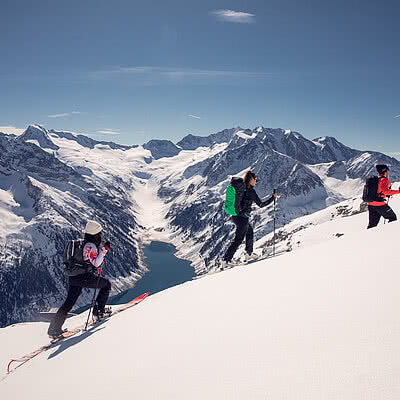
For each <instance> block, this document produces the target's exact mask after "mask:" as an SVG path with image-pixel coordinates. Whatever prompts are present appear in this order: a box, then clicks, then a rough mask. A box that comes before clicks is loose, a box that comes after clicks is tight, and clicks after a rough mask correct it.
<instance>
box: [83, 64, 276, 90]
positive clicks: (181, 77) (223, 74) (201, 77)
mask: <svg viewBox="0 0 400 400" xmlns="http://www.w3.org/2000/svg"><path fill="white" fill-rule="evenodd" d="M271 75H272V74H270V73H265V72H248V71H229V70H212V69H195V68H166V67H151V66H143V67H115V68H112V69H110V70H99V71H94V72H91V73H90V74H89V77H90V78H91V79H96V80H107V79H125V78H128V77H129V79H130V80H131V82H133V83H137V84H138V85H155V84H161V83H163V82H167V83H180V82H184V81H190V82H207V81H211V80H213V81H215V80H216V79H217V80H223V79H233V80H240V79H262V78H265V77H267V76H271Z"/></svg>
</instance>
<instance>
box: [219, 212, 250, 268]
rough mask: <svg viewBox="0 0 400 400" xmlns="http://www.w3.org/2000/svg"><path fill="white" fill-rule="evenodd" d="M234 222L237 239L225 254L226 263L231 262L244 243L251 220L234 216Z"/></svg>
mask: <svg viewBox="0 0 400 400" xmlns="http://www.w3.org/2000/svg"><path fill="white" fill-rule="evenodd" d="M232 220H233V222H234V223H235V225H236V232H235V239H234V240H233V242H232V244H231V245H230V246H229V247H228V250H227V251H226V253H225V256H224V261H227V262H230V261H231V260H232V258H233V255H234V254H235V252H236V250H237V249H238V247H239V246H240V244H241V243H242V241H243V239H244V237H245V236H246V232H247V228H248V226H249V223H248V222H249V219H248V218H244V217H238V216H234V217H232Z"/></svg>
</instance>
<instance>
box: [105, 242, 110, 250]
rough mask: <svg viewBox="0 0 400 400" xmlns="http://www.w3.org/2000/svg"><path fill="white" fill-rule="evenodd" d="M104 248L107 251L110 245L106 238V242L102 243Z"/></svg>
mask: <svg viewBox="0 0 400 400" xmlns="http://www.w3.org/2000/svg"><path fill="white" fill-rule="evenodd" d="M104 248H105V249H106V250H107V251H108V250H110V249H111V247H110V242H109V241H108V240H107V242H105V243H104Z"/></svg>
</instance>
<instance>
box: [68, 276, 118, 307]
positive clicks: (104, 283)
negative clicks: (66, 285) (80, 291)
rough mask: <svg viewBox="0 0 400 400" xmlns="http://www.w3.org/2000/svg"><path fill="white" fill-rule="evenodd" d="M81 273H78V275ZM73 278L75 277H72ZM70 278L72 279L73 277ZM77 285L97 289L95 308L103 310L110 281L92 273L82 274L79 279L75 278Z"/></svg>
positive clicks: (108, 292)
mask: <svg viewBox="0 0 400 400" xmlns="http://www.w3.org/2000/svg"><path fill="white" fill-rule="evenodd" d="M79 276H81V275H78V277H79ZM73 278H75V277H73ZM73 278H72V279H73ZM76 284H77V285H79V286H81V287H84V288H92V289H96V288H97V289H99V293H98V295H97V298H96V304H95V308H94V309H95V310H96V313H97V312H101V313H102V312H104V307H105V305H106V303H107V300H108V296H109V294H110V291H111V282H110V281H109V280H108V279H106V278H103V277H101V276H100V277H99V276H98V275H94V274H84V275H82V276H81V278H80V279H77V283H76Z"/></svg>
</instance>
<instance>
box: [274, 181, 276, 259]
mask: <svg viewBox="0 0 400 400" xmlns="http://www.w3.org/2000/svg"><path fill="white" fill-rule="evenodd" d="M275 193H276V189H274V194H275ZM275 220H276V198H275V197H274V242H273V243H274V246H273V255H274V257H275Z"/></svg>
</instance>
